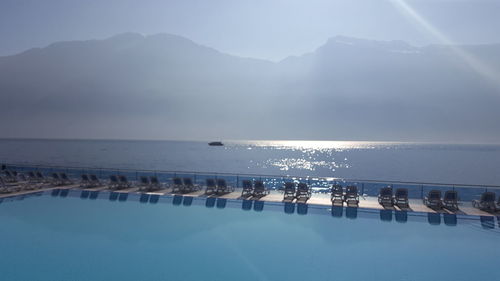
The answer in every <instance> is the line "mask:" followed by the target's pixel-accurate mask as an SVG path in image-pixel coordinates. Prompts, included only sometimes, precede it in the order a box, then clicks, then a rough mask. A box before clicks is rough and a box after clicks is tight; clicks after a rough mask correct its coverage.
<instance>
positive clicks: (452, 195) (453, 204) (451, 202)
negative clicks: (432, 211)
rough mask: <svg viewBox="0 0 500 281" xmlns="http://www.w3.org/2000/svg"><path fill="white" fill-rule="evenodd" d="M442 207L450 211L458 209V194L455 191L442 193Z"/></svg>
mask: <svg viewBox="0 0 500 281" xmlns="http://www.w3.org/2000/svg"><path fill="white" fill-rule="evenodd" d="M443 205H444V206H445V207H446V208H448V209H452V210H457V209H458V192H456V191H455V190H447V191H446V192H445V193H444V197H443Z"/></svg>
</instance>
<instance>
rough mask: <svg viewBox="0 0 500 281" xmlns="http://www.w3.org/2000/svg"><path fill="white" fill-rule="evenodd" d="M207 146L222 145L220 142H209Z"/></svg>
mask: <svg viewBox="0 0 500 281" xmlns="http://www.w3.org/2000/svg"><path fill="white" fill-rule="evenodd" d="M208 145H210V146H223V145H224V144H223V143H222V142H220V141H213V142H209V143H208Z"/></svg>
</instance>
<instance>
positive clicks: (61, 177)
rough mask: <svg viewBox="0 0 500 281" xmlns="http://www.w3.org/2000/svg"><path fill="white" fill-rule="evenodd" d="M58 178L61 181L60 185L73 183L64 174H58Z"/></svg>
mask: <svg viewBox="0 0 500 281" xmlns="http://www.w3.org/2000/svg"><path fill="white" fill-rule="evenodd" d="M59 178H60V179H61V183H62V184H65V185H67V184H73V181H72V180H71V179H70V178H69V177H68V175H66V173H59Z"/></svg>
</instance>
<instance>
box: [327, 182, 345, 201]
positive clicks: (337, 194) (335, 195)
mask: <svg viewBox="0 0 500 281" xmlns="http://www.w3.org/2000/svg"><path fill="white" fill-rule="evenodd" d="M330 201H332V203H333V204H335V203H337V202H339V203H344V188H343V187H342V185H340V184H334V185H333V186H332V194H331V196H330Z"/></svg>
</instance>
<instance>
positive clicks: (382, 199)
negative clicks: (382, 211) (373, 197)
mask: <svg viewBox="0 0 500 281" xmlns="http://www.w3.org/2000/svg"><path fill="white" fill-rule="evenodd" d="M392 199H393V194H392V187H390V186H388V187H383V188H381V189H380V191H379V194H378V203H379V204H380V205H382V206H388V205H389V206H392V205H393V201H392Z"/></svg>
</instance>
